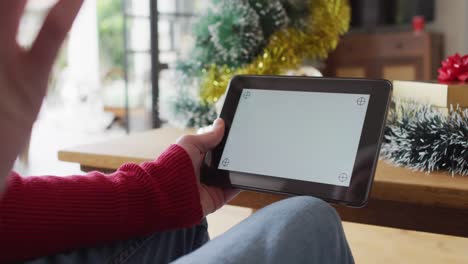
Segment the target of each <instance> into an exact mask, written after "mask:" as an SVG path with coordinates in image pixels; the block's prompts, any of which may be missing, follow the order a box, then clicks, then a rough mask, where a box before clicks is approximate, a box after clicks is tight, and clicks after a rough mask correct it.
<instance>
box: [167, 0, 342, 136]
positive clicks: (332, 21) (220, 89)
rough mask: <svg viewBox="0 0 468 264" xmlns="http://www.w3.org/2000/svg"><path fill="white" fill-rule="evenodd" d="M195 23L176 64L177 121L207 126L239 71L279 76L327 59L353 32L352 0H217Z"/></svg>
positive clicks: (174, 113) (173, 105)
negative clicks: (191, 42)
mask: <svg viewBox="0 0 468 264" xmlns="http://www.w3.org/2000/svg"><path fill="white" fill-rule="evenodd" d="M212 1H213V7H212V8H210V9H209V10H208V12H207V13H206V14H205V15H204V16H201V17H200V18H199V20H198V22H197V23H196V24H195V25H194V28H193V32H194V36H195V46H194V47H193V49H192V52H191V53H190V57H189V58H187V59H185V60H183V61H181V62H179V63H178V65H177V78H176V79H177V80H178V83H177V85H176V87H177V89H178V91H177V96H176V97H175V98H174V99H173V100H172V101H171V102H170V109H171V111H170V112H171V117H170V121H171V122H172V123H173V124H176V125H179V126H184V127H202V126H205V125H208V124H210V123H211V122H212V121H213V120H214V119H215V118H216V111H215V109H214V104H215V103H216V102H217V101H218V100H219V98H220V97H221V96H222V95H223V94H224V92H225V90H226V87H227V84H228V82H229V80H230V79H231V77H232V76H233V75H235V74H256V75H265V74H268V75H278V74H284V73H285V72H286V71H288V70H293V69H297V68H298V67H300V66H301V64H302V63H303V60H304V59H325V58H326V57H327V55H328V53H329V52H330V51H332V50H333V49H335V47H336V45H337V44H338V41H339V38H340V36H341V35H342V34H344V33H345V32H347V31H348V27H349V21H350V8H349V4H348V1H347V0H239V1H233V0H212Z"/></svg>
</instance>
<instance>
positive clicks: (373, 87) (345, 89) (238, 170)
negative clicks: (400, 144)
mask: <svg viewBox="0 0 468 264" xmlns="http://www.w3.org/2000/svg"><path fill="white" fill-rule="evenodd" d="M390 96H391V84H390V83H389V82H387V81H384V80H364V79H361V80H358V79H327V78H308V77H289V76H288V77H286V76H285V77H281V76H276V77H271V76H236V77H234V78H233V79H232V80H231V82H230V85H229V88H228V92H227V96H226V101H225V103H224V106H223V110H222V112H221V115H220V117H221V118H223V119H224V120H225V123H226V132H225V135H224V138H223V141H222V142H221V144H220V145H219V146H218V147H217V148H215V149H214V150H213V152H212V153H211V155H210V157H209V158H208V159H207V168H206V169H205V173H204V175H203V178H202V180H203V181H205V182H206V183H209V184H215V185H221V186H231V187H236V188H241V189H249V190H258V191H266V192H275V193H284V194H291V195H312V196H316V197H319V198H322V199H325V200H328V201H331V202H336V203H342V204H345V205H349V206H363V205H364V204H365V203H366V201H367V199H368V196H369V192H370V188H371V185H372V180H373V177H374V171H375V166H376V163H377V159H378V153H379V150H380V143H381V139H382V135H383V129H384V124H385V118H386V114H387V108H388V105H389V102H390Z"/></svg>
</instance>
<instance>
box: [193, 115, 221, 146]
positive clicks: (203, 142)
mask: <svg viewBox="0 0 468 264" xmlns="http://www.w3.org/2000/svg"><path fill="white" fill-rule="evenodd" d="M223 135H224V121H223V120H222V119H221V118H218V119H216V121H215V123H214V125H213V129H212V130H211V131H209V132H206V133H203V134H199V135H194V136H193V141H194V142H193V143H194V144H195V145H196V146H197V148H198V149H199V150H200V151H201V152H202V153H205V152H208V151H210V150H212V149H213V148H214V147H216V146H217V145H218V144H219V143H220V142H221V140H222V139H223Z"/></svg>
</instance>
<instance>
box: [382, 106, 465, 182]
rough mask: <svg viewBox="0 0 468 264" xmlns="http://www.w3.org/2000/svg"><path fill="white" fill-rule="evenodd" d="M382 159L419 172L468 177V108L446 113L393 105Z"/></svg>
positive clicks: (426, 107) (430, 108)
mask: <svg viewBox="0 0 468 264" xmlns="http://www.w3.org/2000/svg"><path fill="white" fill-rule="evenodd" d="M380 154H381V157H382V158H384V159H387V160H389V161H391V162H392V163H394V164H397V165H401V166H404V167H408V168H411V169H414V170H418V171H425V172H428V173H429V172H432V171H437V170H448V171H449V172H451V173H452V175H454V174H459V175H463V176H468V109H465V110H461V109H459V108H455V109H454V108H452V109H451V111H449V113H448V114H447V113H444V112H442V111H441V110H439V109H437V108H434V107H432V106H429V105H421V104H418V103H414V102H396V103H395V107H394V108H392V109H391V111H390V113H389V117H388V121H387V128H386V131H385V136H384V142H383V144H382V148H381V153H380Z"/></svg>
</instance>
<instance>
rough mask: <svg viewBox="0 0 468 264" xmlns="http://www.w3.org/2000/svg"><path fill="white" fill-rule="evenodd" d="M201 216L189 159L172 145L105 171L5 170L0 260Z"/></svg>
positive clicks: (91, 242)
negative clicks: (33, 173)
mask: <svg viewBox="0 0 468 264" xmlns="http://www.w3.org/2000/svg"><path fill="white" fill-rule="evenodd" d="M202 214H203V213H202V208H201V205H200V197H199V192H198V184H197V179H196V176H195V173H194V168H193V165H192V162H191V160H190V157H189V156H188V154H187V153H186V152H185V150H183V149H182V148H181V147H179V146H177V145H172V146H171V147H169V149H167V150H166V151H165V152H164V153H163V154H162V155H161V156H160V157H159V158H158V159H157V160H156V161H154V162H146V163H143V164H142V165H136V164H125V165H123V166H122V167H120V168H119V169H118V170H117V171H116V172H115V173H112V174H110V175H105V174H102V173H99V172H91V173H89V174H87V175H84V176H69V177H54V176H41V177H26V178H22V177H20V176H19V175H17V174H16V173H12V174H11V175H10V179H9V186H8V188H7V190H6V192H5V194H4V196H3V198H2V199H1V200H0V250H1V253H0V262H1V263H3V262H6V261H16V260H23V259H30V258H35V257H40V256H45V255H50V254H54V253H58V252H63V251H66V250H69V249H75V248H83V247H90V246H93V245H97V244H99V243H105V242H110V241H116V240H123V239H128V238H131V237H135V236H142V235H148V234H151V233H153V232H156V231H160V230H169V229H176V228H183V227H189V226H192V225H194V224H196V223H197V222H198V221H200V220H201V218H202Z"/></svg>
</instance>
